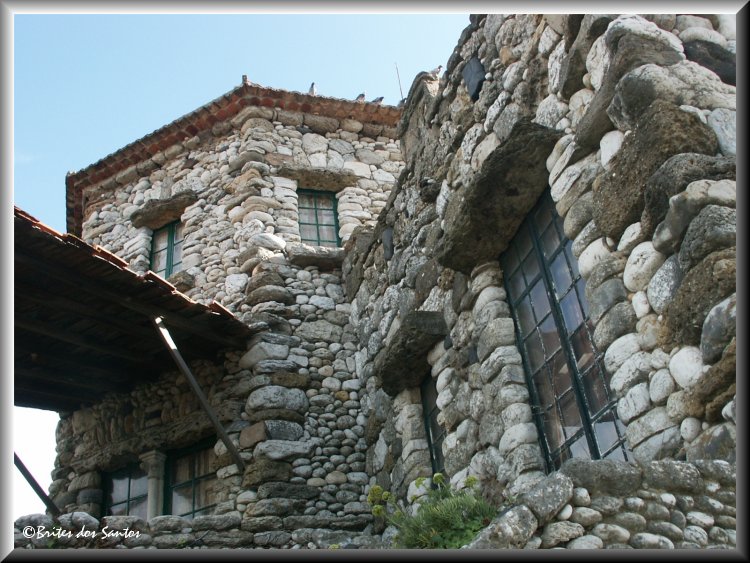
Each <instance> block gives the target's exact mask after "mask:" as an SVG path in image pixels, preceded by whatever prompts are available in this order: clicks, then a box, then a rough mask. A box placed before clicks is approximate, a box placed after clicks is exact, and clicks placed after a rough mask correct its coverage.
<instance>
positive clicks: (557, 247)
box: [501, 192, 628, 470]
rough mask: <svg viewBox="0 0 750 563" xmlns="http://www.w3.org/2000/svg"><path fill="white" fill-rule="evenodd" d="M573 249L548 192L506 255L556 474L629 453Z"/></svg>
mask: <svg viewBox="0 0 750 563" xmlns="http://www.w3.org/2000/svg"><path fill="white" fill-rule="evenodd" d="M571 247H572V243H571V242H570V241H569V240H568V239H567V238H566V237H565V235H564V234H563V228H562V220H561V219H560V217H559V216H558V215H557V212H556V210H555V206H554V203H553V201H552V198H551V196H550V195H549V192H547V193H545V195H543V196H542V197H541V198H540V200H539V202H538V203H537V204H536V206H535V207H534V209H533V210H532V211H531V212H530V213H529V214H528V216H527V217H526V219H525V220H524V222H523V223H522V224H521V226H520V228H519V230H518V233H517V234H516V236H515V238H514V239H513V240H512V241H511V243H510V245H509V247H508V249H507V250H506V252H505V253H504V255H503V256H502V257H501V263H502V266H503V272H504V274H505V280H506V282H505V283H506V288H507V291H508V298H509V301H510V306H511V311H512V313H513V317H514V319H515V324H516V337H517V340H518V347H519V349H520V350H521V355H522V358H523V361H524V367H525V371H526V376H527V379H528V381H529V389H530V391H531V397H532V401H533V403H534V408H533V410H534V414H535V418H536V423H537V427H538V429H539V434H540V436H541V442H542V449H543V451H544V453H545V456H546V460H547V465H548V469H549V470H552V469H554V468H559V467H560V464H561V463H562V462H563V461H565V460H566V459H568V458H570V457H590V458H593V459H598V458H604V457H607V458H614V459H627V455H628V454H627V447H626V445H625V443H624V428H623V426H622V424H621V423H620V421H619V420H618V419H617V413H616V410H615V407H616V401H615V399H614V397H612V396H611V395H610V391H609V376H608V375H607V374H606V372H605V370H604V367H603V362H602V355H601V354H600V353H599V352H598V351H597V350H596V349H595V348H594V344H593V341H592V334H593V331H594V326H593V323H592V322H591V320H590V319H589V318H588V305H587V302H586V298H585V295H584V288H585V280H584V279H583V278H582V277H581V276H580V274H579V273H578V266H577V261H576V259H575V256H574V255H573V252H572V250H571Z"/></svg>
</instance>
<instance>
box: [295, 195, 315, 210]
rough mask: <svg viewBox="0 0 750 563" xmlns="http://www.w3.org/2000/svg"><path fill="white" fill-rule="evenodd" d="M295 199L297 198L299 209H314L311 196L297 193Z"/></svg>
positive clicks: (313, 200)
mask: <svg viewBox="0 0 750 563" xmlns="http://www.w3.org/2000/svg"><path fill="white" fill-rule="evenodd" d="M297 197H298V198H299V199H298V201H297V203H298V205H299V207H300V208H302V207H311V208H314V207H315V199H314V198H313V197H312V196H311V195H309V194H305V193H298V195H297Z"/></svg>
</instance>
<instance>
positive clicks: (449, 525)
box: [367, 473, 497, 549]
mask: <svg viewBox="0 0 750 563" xmlns="http://www.w3.org/2000/svg"><path fill="white" fill-rule="evenodd" d="M424 482H425V480H424V478H420V479H417V482H416V485H417V486H418V487H422V486H423V485H424ZM465 485H466V486H465V488H464V489H461V490H457V489H454V488H452V487H451V486H450V485H449V484H446V482H445V477H444V476H443V475H442V474H441V473H435V475H433V477H432V487H430V489H429V490H428V491H427V493H426V494H425V495H424V496H423V497H422V498H421V499H419V505H418V508H417V509H416V511H415V512H414V513H413V514H412V513H410V511H409V510H408V509H406V508H404V507H403V506H402V505H401V504H400V503H398V502H396V500H395V499H394V497H393V495H392V494H391V493H390V492H388V491H384V490H383V488H382V487H380V486H378V485H374V486H373V487H372V488H371V489H370V492H369V494H368V496H367V501H368V502H369V503H370V505H371V506H372V514H373V515H374V516H376V517H381V518H385V519H386V521H387V522H388V523H389V524H391V525H393V526H395V527H396V528H397V529H398V534H397V536H396V538H395V540H394V543H395V547H404V548H417V549H458V548H460V547H461V546H463V545H465V544H467V543H469V542H470V541H471V540H472V539H474V536H476V534H477V532H479V530H481V529H482V528H483V527H484V526H487V525H488V524H489V523H490V521H491V520H492V518H493V517H494V516H495V515H496V514H497V509H496V507H494V506H492V505H490V504H489V503H488V502H486V501H485V500H483V499H482V498H481V497H480V496H479V495H478V494H477V493H478V491H477V480H476V479H475V478H473V477H469V478H467V479H466V481H465Z"/></svg>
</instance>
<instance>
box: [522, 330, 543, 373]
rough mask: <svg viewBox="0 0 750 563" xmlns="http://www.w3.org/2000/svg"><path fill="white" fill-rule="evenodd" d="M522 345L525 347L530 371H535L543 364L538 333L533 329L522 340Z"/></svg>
mask: <svg viewBox="0 0 750 563" xmlns="http://www.w3.org/2000/svg"><path fill="white" fill-rule="evenodd" d="M524 347H525V348H526V355H527V357H528V361H529V368H530V369H531V373H535V372H536V371H537V370H538V369H539V368H540V367H542V365H544V350H543V349H542V341H541V340H540V339H539V335H538V334H537V332H536V331H535V330H534V331H532V332H531V334H529V336H528V338H527V339H526V340H525V341H524Z"/></svg>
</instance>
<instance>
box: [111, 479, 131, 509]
mask: <svg viewBox="0 0 750 563" xmlns="http://www.w3.org/2000/svg"><path fill="white" fill-rule="evenodd" d="M118 473H119V474H114V475H112V492H111V493H110V497H109V498H110V503H111V504H115V503H117V502H122V501H124V500H127V498H128V474H127V473H121V472H118Z"/></svg>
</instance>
